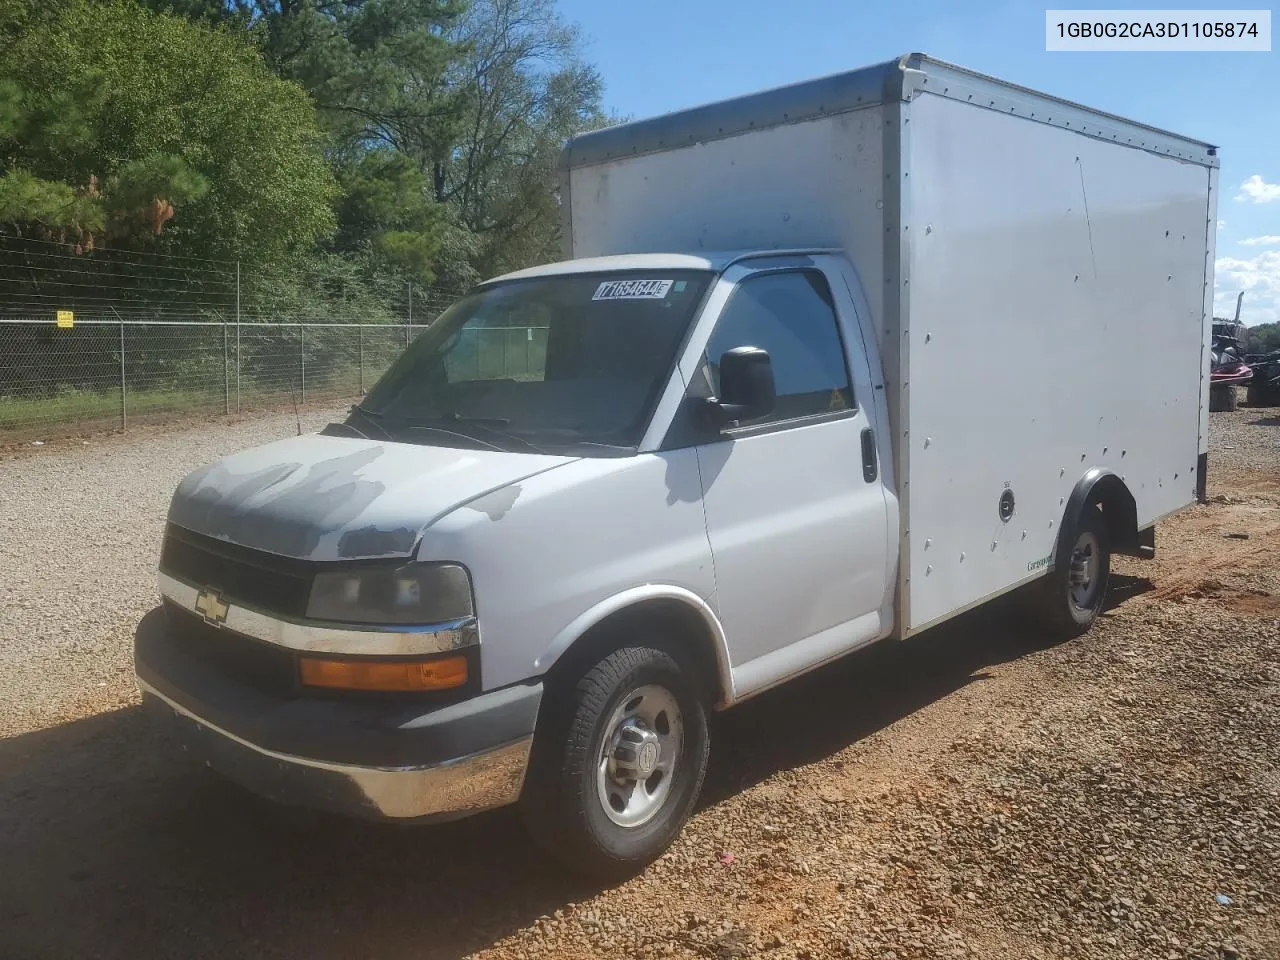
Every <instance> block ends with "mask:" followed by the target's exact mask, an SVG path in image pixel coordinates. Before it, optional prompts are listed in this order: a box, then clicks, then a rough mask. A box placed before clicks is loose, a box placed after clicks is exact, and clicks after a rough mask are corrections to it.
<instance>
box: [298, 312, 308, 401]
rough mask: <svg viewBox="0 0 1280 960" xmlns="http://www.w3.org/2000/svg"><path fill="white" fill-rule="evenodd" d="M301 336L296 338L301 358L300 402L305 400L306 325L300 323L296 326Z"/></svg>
mask: <svg viewBox="0 0 1280 960" xmlns="http://www.w3.org/2000/svg"><path fill="white" fill-rule="evenodd" d="M298 330H299V331H301V333H302V336H301V337H300V338H299V340H298V344H299V348H298V353H299V355H300V356H301V358H302V402H303V403H306V402H307V327H306V324H302V325H300V326H299V327H298Z"/></svg>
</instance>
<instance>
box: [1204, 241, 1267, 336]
mask: <svg viewBox="0 0 1280 960" xmlns="http://www.w3.org/2000/svg"><path fill="white" fill-rule="evenodd" d="M1213 287H1214V297H1213V313H1214V316H1217V317H1230V316H1233V315H1234V314H1235V309H1236V303H1235V301H1236V294H1237V293H1239V292H1240V291H1241V290H1243V291H1245V294H1244V307H1243V308H1242V309H1241V311H1240V319H1241V320H1242V321H1243V322H1244V323H1247V324H1248V325H1249V326H1254V325H1256V324H1259V323H1273V322H1275V321H1277V320H1280V250H1264V251H1263V252H1262V253H1259V254H1258V255H1257V256H1256V257H1249V258H1247V259H1241V258H1239V257H1219V258H1218V260H1217V261H1216V262H1215V263H1214V284H1213Z"/></svg>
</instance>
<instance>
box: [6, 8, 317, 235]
mask: <svg viewBox="0 0 1280 960" xmlns="http://www.w3.org/2000/svg"><path fill="white" fill-rule="evenodd" d="M12 23H13V21H12V20H9V21H0V38H3V39H4V40H5V41H6V56H5V58H4V60H3V61H2V62H0V83H3V84H4V90H5V91H6V92H5V93H4V94H3V95H2V96H0V104H3V106H2V107H0V110H3V113H4V118H5V119H4V120H3V121H0V171H3V172H5V173H10V172H13V171H18V170H22V169H27V170H32V171H38V172H39V174H40V177H41V179H42V180H45V181H48V182H50V183H55V184H59V185H61V187H62V188H63V190H62V192H63V194H64V195H65V191H66V190H70V191H72V192H74V193H75V195H76V196H78V197H80V198H86V199H89V200H93V201H95V202H94V203H93V204H91V205H90V206H92V207H93V208H94V209H97V210H100V211H101V213H102V216H101V217H100V218H99V219H98V220H97V221H95V220H94V219H93V218H88V219H85V218H82V217H77V216H73V215H66V216H63V217H61V218H60V219H58V218H55V219H54V220H40V219H36V218H24V217H22V216H15V217H12V218H10V217H6V219H7V220H9V221H10V229H11V230H12V231H14V232H22V231H24V230H28V229H29V228H30V226H32V225H33V224H34V225H37V226H43V227H44V228H46V229H45V231H44V232H45V233H47V234H48V235H51V236H60V235H63V234H66V233H70V234H73V235H85V234H89V235H92V234H95V233H97V232H98V231H99V230H105V234H106V236H105V239H106V240H107V242H109V243H111V244H113V245H138V244H144V245H145V244H148V243H150V244H152V245H155V244H157V243H158V244H159V247H160V248H161V249H166V250H172V251H173V252H179V253H189V254H195V255H199V256H212V257H227V258H234V257H241V258H244V259H252V260H269V259H273V258H279V257H281V256H284V255H285V254H287V253H288V252H289V251H290V250H296V249H298V248H307V247H310V246H311V245H312V244H313V243H314V242H315V241H316V240H317V238H319V237H321V236H322V235H324V234H325V233H327V232H328V231H329V230H331V229H332V225H333V212H332V207H331V202H332V198H333V196H334V194H335V192H336V186H335V183H334V179H333V177H332V174H331V172H330V171H329V169H328V164H327V163H326V161H325V158H324V155H323V152H322V149H321V147H322V141H321V136H320V131H319V129H318V127H317V125H316V120H315V116H314V111H313V108H312V106H311V104H310V103H309V101H308V99H307V96H306V93H305V92H304V91H303V90H302V89H301V88H299V87H298V86H297V85H296V84H293V83H290V82H288V81H286V80H283V79H281V78H279V77H276V76H273V75H272V74H271V72H270V71H269V70H268V69H267V67H266V65H265V63H264V62H263V60H262V57H261V55H260V54H259V53H258V51H257V50H256V49H255V48H254V46H253V45H252V43H250V42H249V41H248V39H247V38H245V37H244V36H238V35H235V34H233V33H231V32H229V31H227V30H211V29H208V28H203V27H200V26H197V25H196V24H194V23H192V22H190V21H188V20H184V19H182V18H180V17H177V16H172V15H167V14H156V13H152V12H150V11H148V10H146V9H144V8H143V7H140V6H138V5H137V4H136V3H133V2H129V0H101V2H90V0H62V2H58V3H55V4H52V5H51V6H49V7H47V8H46V9H44V10H43V11H41V12H40V13H39V14H31V15H29V16H28V17H27V18H26V19H25V20H24V21H23V27H22V29H16V30H14V29H6V28H11V27H12ZM24 189H25V190H27V192H28V194H29V195H30V202H29V203H28V208H29V209H32V210H35V209H36V208H37V204H36V200H37V199H38V198H37V196H36V193H33V192H32V191H33V189H34V188H33V185H32V184H30V183H27V184H26V185H25V187H24ZM11 209H13V210H19V208H18V207H16V206H15V207H13V208H11ZM19 212H20V210H19ZM46 212H47V211H46ZM156 235H162V237H163V239H162V240H160V241H155V240H151V241H148V240H147V238H148V237H155V236H156Z"/></svg>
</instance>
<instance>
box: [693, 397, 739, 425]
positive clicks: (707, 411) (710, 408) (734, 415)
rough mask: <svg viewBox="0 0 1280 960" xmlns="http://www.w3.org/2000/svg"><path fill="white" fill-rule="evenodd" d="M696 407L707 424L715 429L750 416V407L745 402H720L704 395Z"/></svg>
mask: <svg viewBox="0 0 1280 960" xmlns="http://www.w3.org/2000/svg"><path fill="white" fill-rule="evenodd" d="M698 408H699V411H700V413H701V414H702V417H703V419H704V421H705V422H706V423H707V425H708V426H711V427H714V428H715V429H717V430H719V429H720V428H722V427H724V426H727V425H728V424H730V423H733V422H735V421H737V420H742V419H744V418H745V417H749V416H751V408H750V407H749V406H748V405H747V404H745V403H722V402H720V401H719V400H717V399H716V398H715V397H706V398H705V399H703V401H702V402H701V403H700V404H699V405H698Z"/></svg>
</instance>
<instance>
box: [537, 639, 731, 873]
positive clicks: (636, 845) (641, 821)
mask: <svg viewBox="0 0 1280 960" xmlns="http://www.w3.org/2000/svg"><path fill="white" fill-rule="evenodd" d="M700 689H701V687H700V685H699V684H698V683H697V682H696V679H695V678H694V677H693V676H692V675H691V673H690V671H689V670H688V669H685V668H683V667H682V666H681V665H680V664H679V663H678V662H677V661H676V660H675V659H674V658H673V657H672V656H671V655H670V654H668V653H665V652H663V651H661V650H655V649H652V648H650V647H643V646H628V647H623V648H621V649H619V650H616V651H614V652H613V653H611V654H609V655H608V656H606V657H605V658H604V659H602V660H600V661H599V662H597V663H596V664H594V665H593V666H591V667H590V668H589V669H587V670H586V671H585V672H584V673H582V674H581V676H580V677H579V678H578V679H577V680H576V682H573V683H572V685H570V684H568V683H565V684H562V687H561V689H560V690H555V689H552V690H549V691H548V693H549V695H550V696H551V697H553V698H556V699H558V700H559V702H558V703H557V702H556V700H552V701H551V702H550V703H549V704H548V706H549V709H548V710H547V712H546V715H545V716H544V717H543V718H542V719H541V720H540V722H539V727H540V729H539V730H538V733H537V735H536V738H535V741H534V749H533V756H532V758H531V761H530V769H529V775H528V778H527V780H526V785H525V790H524V795H523V796H522V797H521V814H522V817H523V819H524V821H525V824H526V827H527V829H528V830H529V833H530V835H531V836H532V837H533V838H534V840H535V841H537V842H538V843H539V844H540V845H541V846H542V847H544V848H545V849H546V850H548V851H549V852H550V853H552V854H553V855H555V856H556V857H557V858H559V859H560V860H562V861H563V862H564V863H565V864H566V865H567V866H569V867H570V868H571V869H573V870H576V871H579V872H583V873H587V874H590V875H591V876H594V877H598V878H600V879H604V880H610V881H614V880H621V879H625V878H626V877H629V876H632V875H634V874H635V873H637V872H639V871H640V870H641V869H643V868H644V867H645V866H647V865H648V864H649V863H651V862H652V861H654V860H656V859H657V858H658V857H659V856H661V855H662V853H663V851H665V850H666V849H667V847H668V846H670V845H671V842H672V841H673V840H674V839H675V838H676V835H677V834H678V833H679V832H680V829H681V827H683V826H684V823H685V821H686V820H688V818H689V815H690V814H691V813H692V812H693V807H694V804H695V803H696V802H697V799H698V793H699V791H700V790H701V789H702V781H703V777H704V776H705V775H706V769H707V756H708V752H709V739H708V735H707V716H706V713H707V710H706V703H705V698H704V697H703V696H702V695H701V693H700Z"/></svg>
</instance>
